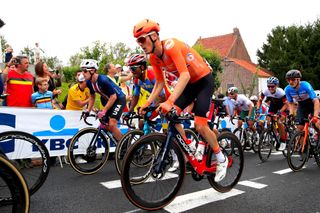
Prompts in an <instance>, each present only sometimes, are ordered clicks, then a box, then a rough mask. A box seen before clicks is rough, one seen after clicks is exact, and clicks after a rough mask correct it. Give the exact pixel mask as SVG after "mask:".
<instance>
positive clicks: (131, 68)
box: [130, 66, 140, 72]
mask: <svg viewBox="0 0 320 213" xmlns="http://www.w3.org/2000/svg"><path fill="white" fill-rule="evenodd" d="M138 68H140V66H130V70H131V71H132V72H135V71H137V69H138Z"/></svg>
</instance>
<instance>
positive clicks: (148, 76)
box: [133, 69, 165, 97]
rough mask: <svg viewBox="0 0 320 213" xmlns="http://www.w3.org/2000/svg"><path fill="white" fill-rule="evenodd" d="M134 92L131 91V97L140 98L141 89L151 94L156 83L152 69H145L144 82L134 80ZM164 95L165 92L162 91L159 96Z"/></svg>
mask: <svg viewBox="0 0 320 213" xmlns="http://www.w3.org/2000/svg"><path fill="white" fill-rule="evenodd" d="M133 82H134V91H133V96H140V90H141V88H143V89H144V90H146V91H148V92H150V93H151V92H152V90H153V87H154V85H155V83H156V78H155V75H154V73H153V70H152V69H147V70H146V71H145V79H144V81H141V80H140V79H138V78H135V79H134V81H133ZM164 95H165V91H164V89H163V90H162V92H161V94H160V96H161V97H162V96H164Z"/></svg>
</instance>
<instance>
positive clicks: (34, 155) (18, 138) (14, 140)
mask: <svg viewBox="0 0 320 213" xmlns="http://www.w3.org/2000/svg"><path fill="white" fill-rule="evenodd" d="M12 147H13V148H12ZM0 149H2V150H3V152H4V153H5V155H6V156H7V157H8V158H9V159H10V160H11V162H12V163H13V164H14V165H15V166H16V167H17V168H18V170H19V171H20V172H21V173H22V175H23V176H24V178H25V180H26V181H27V184H28V187H29V190H30V195H33V194H34V193H35V192H36V191H37V190H38V189H39V188H40V187H41V186H42V185H43V183H44V182H45V180H46V179H47V177H48V174H49V170H50V164H49V159H50V155H49V152H48V149H47V148H46V146H45V145H44V144H43V143H42V142H41V141H40V140H39V138H37V137H35V136H33V135H31V134H29V133H26V132H21V131H8V132H3V133H0Z"/></svg>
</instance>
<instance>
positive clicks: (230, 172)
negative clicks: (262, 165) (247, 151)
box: [207, 132, 244, 192]
mask: <svg viewBox="0 0 320 213" xmlns="http://www.w3.org/2000/svg"><path fill="white" fill-rule="evenodd" d="M217 139H218V142H219V145H220V148H221V151H222V152H223V153H224V155H225V156H227V157H228V159H229V162H230V161H232V164H231V166H230V167H229V168H228V169H227V174H226V177H225V178H224V179H223V180H222V181H220V182H215V181H214V177H215V173H213V174H210V175H208V177H207V178H208V181H209V183H210V185H211V186H212V187H213V188H214V189H215V190H217V191H218V192H228V191H230V190H231V189H232V188H233V187H234V186H235V185H236V184H237V183H238V181H239V179H240V177H241V174H242V171H243V165H244V158H243V151H242V146H241V143H240V141H239V139H238V138H237V137H236V136H235V135H234V134H233V133H231V132H222V133H221V134H219V136H218V138H217ZM216 162H217V159H216V156H215V154H214V153H213V151H212V149H209V151H208V159H207V165H208V166H211V165H213V164H216Z"/></svg>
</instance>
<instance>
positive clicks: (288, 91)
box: [284, 85, 293, 103]
mask: <svg viewBox="0 0 320 213" xmlns="http://www.w3.org/2000/svg"><path fill="white" fill-rule="evenodd" d="M284 92H285V93H286V98H287V100H288V102H290V103H293V98H292V97H291V95H290V88H289V85H288V86H286V88H285V89H284Z"/></svg>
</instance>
